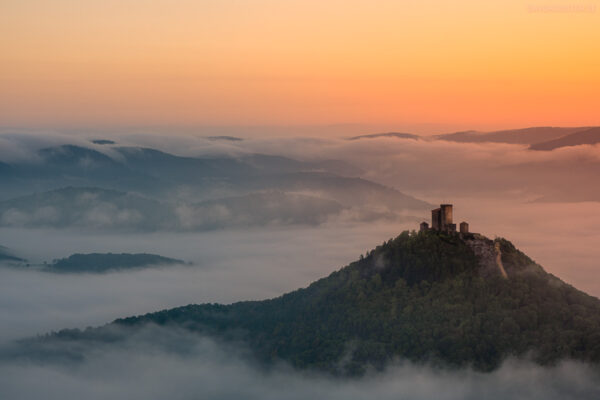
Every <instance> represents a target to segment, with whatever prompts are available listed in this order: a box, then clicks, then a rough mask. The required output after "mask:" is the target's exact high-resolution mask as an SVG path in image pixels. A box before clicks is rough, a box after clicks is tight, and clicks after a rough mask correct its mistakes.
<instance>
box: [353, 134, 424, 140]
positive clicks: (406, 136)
mask: <svg viewBox="0 0 600 400" xmlns="http://www.w3.org/2000/svg"><path fill="white" fill-rule="evenodd" d="M376 138H397V139H414V140H419V139H421V136H419V135H415V134H412V133H400V132H387V133H373V134H369V135H360V136H353V137H351V138H349V139H348V140H359V139H376Z"/></svg>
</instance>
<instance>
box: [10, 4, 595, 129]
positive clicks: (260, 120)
mask: <svg viewBox="0 0 600 400" xmlns="http://www.w3.org/2000/svg"><path fill="white" fill-rule="evenodd" d="M0 48H1V51H0V71H1V75H0V125H2V126H13V127H65V126H67V127H75V126H91V127H102V126H146V125H148V126H149V125H164V126H237V125H240V126H252V125H333V124H362V125H366V126H377V127H386V128H388V129H395V130H412V131H417V132H419V131H421V133H426V131H428V130H432V131H436V133H437V132H439V131H444V130H454V129H456V130H458V129H495V128H509V127H525V126H534V125H564V126H568V125H570V126H582V125H600V111H599V110H600V1H586V0H583V1H581V2H567V1H564V0H558V1H547V0H531V1H528V0H526V1H517V0H508V1H507V0H503V1H483V0H477V1H474V0H468V1H467V0H463V1H441V0H436V1H434V0H418V1H417V0H415V1H400V0H397V1H373V0H371V1H366V0H365V1H363V0H343V1H341V0H330V1H323V0H321V1H312V0H302V1H296V0H277V1H271V0H238V1H234V0H214V1H213V0H195V1H186V0H184V1H181V0H180V1H174V0H170V1H163V0H156V1H151V0H145V1H142V0H98V1H86V0H52V1H49V0H3V1H2V2H0Z"/></svg>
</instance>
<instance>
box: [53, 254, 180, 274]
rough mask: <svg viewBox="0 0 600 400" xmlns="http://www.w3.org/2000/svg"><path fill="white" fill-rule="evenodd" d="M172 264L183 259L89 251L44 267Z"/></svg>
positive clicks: (117, 267) (55, 269)
mask: <svg viewBox="0 0 600 400" xmlns="http://www.w3.org/2000/svg"><path fill="white" fill-rule="evenodd" d="M172 264H185V261H182V260H177V259H174V258H169V257H163V256H159V255H157V254H147V253H138V254H129V253H121V254H113V253H90V254H72V255H71V256H69V257H67V258H61V259H58V260H54V262H53V263H52V264H47V265H46V269H47V270H48V271H52V272H62V273H79V272H94V273H101V272H107V271H114V270H125V269H133V268H144V267H148V266H154V265H172Z"/></svg>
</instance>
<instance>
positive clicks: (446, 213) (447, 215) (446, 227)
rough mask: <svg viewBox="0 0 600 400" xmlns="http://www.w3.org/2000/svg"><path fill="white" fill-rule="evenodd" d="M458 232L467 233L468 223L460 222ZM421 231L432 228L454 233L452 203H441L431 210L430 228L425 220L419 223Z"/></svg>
mask: <svg viewBox="0 0 600 400" xmlns="http://www.w3.org/2000/svg"><path fill="white" fill-rule="evenodd" d="M459 229H460V233H461V234H467V233H469V224H467V223H466V222H461V223H460V228H459ZM420 230H421V232H423V231H428V230H433V231H438V232H446V233H456V224H455V223H454V222H453V220H452V204H441V205H440V207H439V208H436V209H435V210H431V228H429V224H428V223H427V222H422V223H421V229H420Z"/></svg>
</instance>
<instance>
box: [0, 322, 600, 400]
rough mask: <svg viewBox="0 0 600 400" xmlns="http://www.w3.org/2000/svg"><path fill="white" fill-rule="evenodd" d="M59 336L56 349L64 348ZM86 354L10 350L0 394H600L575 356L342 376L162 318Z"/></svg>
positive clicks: (0, 363) (1, 370)
mask: <svg viewBox="0 0 600 400" xmlns="http://www.w3.org/2000/svg"><path fill="white" fill-rule="evenodd" d="M67 345H68V344H67ZM57 346H58V347H57V348H56V349H54V350H56V351H57V352H64V349H61V348H60V346H61V345H57ZM4 350H6V348H4ZM84 354H85V357H84V358H83V359H82V360H78V361H55V360H54V361H53V360H45V361H43V362H36V361H31V360H29V361H27V360H16V361H15V360H14V359H0V397H2V398H6V399H16V398H45V399H48V400H52V399H64V398H85V399H106V398H111V399H144V400H149V399H165V398H169V399H181V400H184V399H197V398H211V399H239V398H244V399H261V400H262V399H307V398H322V399H333V400H335V399H345V400H346V399H365V398H376V399H398V398H401V399H415V400H418V399H432V398H435V399H446V400H453V399H481V398H485V399H534V398H535V399H545V400H553V399H556V400H565V399H582V398H588V399H593V398H598V396H600V385H598V378H599V377H600V376H599V371H598V370H596V369H593V368H592V367H589V366H587V365H585V364H581V363H575V362H563V363H560V364H559V365H556V366H552V367H540V366H536V365H534V364H532V363H529V362H527V361H522V360H508V361H506V362H505V363H504V364H503V365H502V366H501V367H500V368H499V369H497V370H496V371H494V372H491V373H481V372H474V371H472V370H470V369H463V370H442V369H437V368H433V367H430V366H427V365H413V364H410V363H403V362H397V363H394V364H393V365H391V366H389V367H388V368H387V369H386V370H385V371H384V372H380V373H375V372H369V373H367V375H365V376H363V377H359V378H352V379H350V378H335V377H332V376H328V375H324V374H319V373H317V372H314V371H312V372H310V371H298V370H293V369H292V368H290V367H289V366H287V365H285V364H279V365H276V366H274V367H269V368H268V369H265V368H264V367H263V366H261V365H257V364H255V363H254V362H253V361H252V359H251V358H249V357H248V351H246V350H245V349H244V348H243V347H235V346H233V345H227V346H225V345H222V344H218V343H217V342H215V341H213V340H211V339H208V338H205V337H199V336H194V335H191V334H189V333H184V332H181V331H177V330H174V329H161V328H157V327H148V328H146V329H145V330H142V331H140V332H138V333H136V334H135V335H133V336H131V337H130V338H129V340H128V341H127V342H124V343H120V344H118V345H114V344H113V345H110V346H104V345H98V346H97V347H90V348H88V349H84Z"/></svg>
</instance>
